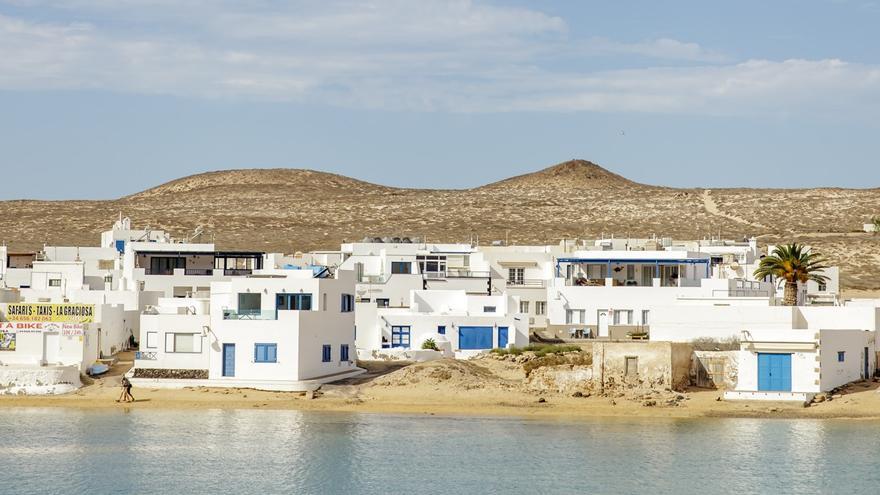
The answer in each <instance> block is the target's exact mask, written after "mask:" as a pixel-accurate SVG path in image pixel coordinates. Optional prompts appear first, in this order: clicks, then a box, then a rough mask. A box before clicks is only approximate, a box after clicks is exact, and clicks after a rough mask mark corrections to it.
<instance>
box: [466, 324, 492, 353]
mask: <svg viewBox="0 0 880 495" xmlns="http://www.w3.org/2000/svg"><path fill="white" fill-rule="evenodd" d="M458 348H459V349H462V350H475V349H491V348H492V327H458Z"/></svg>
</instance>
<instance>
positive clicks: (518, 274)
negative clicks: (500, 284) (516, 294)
mask: <svg viewBox="0 0 880 495" xmlns="http://www.w3.org/2000/svg"><path fill="white" fill-rule="evenodd" d="M525 272H526V269H525V268H508V269H507V281H508V282H510V284H511V285H522V284H523V281H524V280H525Z"/></svg>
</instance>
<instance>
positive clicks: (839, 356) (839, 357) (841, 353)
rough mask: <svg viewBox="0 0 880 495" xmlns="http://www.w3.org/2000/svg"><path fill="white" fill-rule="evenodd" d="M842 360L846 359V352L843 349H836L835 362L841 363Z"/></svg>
mask: <svg viewBox="0 0 880 495" xmlns="http://www.w3.org/2000/svg"><path fill="white" fill-rule="evenodd" d="M844 361H846V352H845V351H838V352H837V362H839V363H842V362H844Z"/></svg>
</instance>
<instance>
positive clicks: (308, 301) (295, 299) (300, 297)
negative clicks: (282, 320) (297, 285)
mask: <svg viewBox="0 0 880 495" xmlns="http://www.w3.org/2000/svg"><path fill="white" fill-rule="evenodd" d="M275 309H295V310H299V311H311V309H312V295H311V294H276V295H275Z"/></svg>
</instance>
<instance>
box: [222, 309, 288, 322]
mask: <svg viewBox="0 0 880 495" xmlns="http://www.w3.org/2000/svg"><path fill="white" fill-rule="evenodd" d="M223 319H224V320H277V319H278V311H277V310H274V309H263V310H259V309H255V310H245V311H235V310H232V309H224V310H223Z"/></svg>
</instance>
